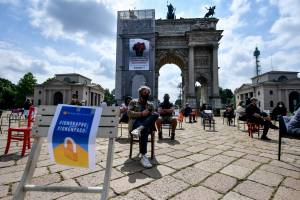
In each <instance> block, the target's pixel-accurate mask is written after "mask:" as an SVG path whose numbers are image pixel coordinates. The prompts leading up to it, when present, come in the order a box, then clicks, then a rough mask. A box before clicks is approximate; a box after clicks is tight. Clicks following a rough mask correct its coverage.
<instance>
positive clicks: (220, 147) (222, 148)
mask: <svg viewBox="0 0 300 200" xmlns="http://www.w3.org/2000/svg"><path fill="white" fill-rule="evenodd" d="M214 148H216V149H221V150H224V151H226V150H229V149H232V147H231V146H227V145H218V146H215V147H214Z"/></svg>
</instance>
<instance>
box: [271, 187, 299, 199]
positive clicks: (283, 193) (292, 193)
mask: <svg viewBox="0 0 300 200" xmlns="http://www.w3.org/2000/svg"><path fill="white" fill-rule="evenodd" d="M299 197H300V191H298V190H293V189H291V188H286V187H279V188H278V190H277V192H276V193H275V196H274V198H273V200H299Z"/></svg>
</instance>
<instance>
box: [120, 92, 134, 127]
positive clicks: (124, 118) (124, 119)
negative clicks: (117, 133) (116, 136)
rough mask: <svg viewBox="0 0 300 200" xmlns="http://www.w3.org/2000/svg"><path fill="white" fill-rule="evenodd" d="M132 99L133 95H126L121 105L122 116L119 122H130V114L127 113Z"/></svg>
mask: <svg viewBox="0 0 300 200" xmlns="http://www.w3.org/2000/svg"><path fill="white" fill-rule="evenodd" d="M131 100H132V98H131V96H127V97H125V100H124V103H122V105H121V106H120V114H121V117H120V121H119V122H124V123H128V121H129V117H128V114H127V110H128V105H129V103H130V101H131Z"/></svg>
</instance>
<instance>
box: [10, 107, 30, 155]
mask: <svg viewBox="0 0 300 200" xmlns="http://www.w3.org/2000/svg"><path fill="white" fill-rule="evenodd" d="M33 114H34V107H33V106H31V107H30V109H29V114H28V119H27V126H26V127H16V128H15V127H9V128H8V136H7V144H6V148H5V154H7V153H8V150H9V147H10V143H11V141H12V140H17V141H23V148H22V156H24V155H25V151H26V146H27V147H28V149H30V148H31V147H30V133H31V124H32V122H33V120H34V116H33ZM13 132H17V134H12V133H13ZM20 132H21V133H23V134H20Z"/></svg>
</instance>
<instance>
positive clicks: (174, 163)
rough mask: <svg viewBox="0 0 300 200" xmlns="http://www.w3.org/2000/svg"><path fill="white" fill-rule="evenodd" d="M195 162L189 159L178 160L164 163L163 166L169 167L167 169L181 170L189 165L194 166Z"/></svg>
mask: <svg viewBox="0 0 300 200" xmlns="http://www.w3.org/2000/svg"><path fill="white" fill-rule="evenodd" d="M194 163H195V161H193V160H190V159H187V158H179V159H177V160H173V161H170V162H168V163H165V165H167V166H169V167H172V168H174V169H182V168H185V167H187V166H189V165H192V164H194Z"/></svg>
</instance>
